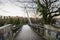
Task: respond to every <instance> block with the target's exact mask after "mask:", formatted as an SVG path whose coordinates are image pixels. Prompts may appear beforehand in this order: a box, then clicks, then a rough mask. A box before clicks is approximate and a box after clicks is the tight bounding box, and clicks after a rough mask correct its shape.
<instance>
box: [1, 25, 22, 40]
mask: <svg viewBox="0 0 60 40" xmlns="http://www.w3.org/2000/svg"><path fill="white" fill-rule="evenodd" d="M21 27H22V25H17V26H15V27H14V25H12V24H8V25H5V26H2V27H0V40H14V38H15V36H16V35H17V33H18V32H19V31H20V30H21Z"/></svg>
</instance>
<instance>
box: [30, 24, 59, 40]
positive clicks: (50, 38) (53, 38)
mask: <svg viewBox="0 0 60 40" xmlns="http://www.w3.org/2000/svg"><path fill="white" fill-rule="evenodd" d="M31 27H32V28H33V30H35V31H37V32H38V33H39V34H40V35H42V36H43V38H45V39H46V40H60V28H55V27H53V26H51V25H38V26H37V25H31Z"/></svg>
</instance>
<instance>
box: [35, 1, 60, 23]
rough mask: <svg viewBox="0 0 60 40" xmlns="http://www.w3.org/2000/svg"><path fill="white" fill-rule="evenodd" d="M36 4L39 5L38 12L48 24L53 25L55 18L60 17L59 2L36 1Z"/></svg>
mask: <svg viewBox="0 0 60 40" xmlns="http://www.w3.org/2000/svg"><path fill="white" fill-rule="evenodd" d="M35 3H36V4H37V12H40V15H42V16H43V19H44V22H45V23H47V24H51V23H52V19H53V17H55V16H59V15H60V13H59V11H60V8H59V6H60V3H59V0H36V1H35ZM57 12H58V13H57Z"/></svg>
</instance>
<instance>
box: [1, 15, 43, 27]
mask: <svg viewBox="0 0 60 40" xmlns="http://www.w3.org/2000/svg"><path fill="white" fill-rule="evenodd" d="M30 20H31V22H32V23H33V24H39V23H43V20H42V19H40V18H30ZM6 24H13V25H19V24H28V19H27V18H26V17H19V16H16V17H14V16H0V26H3V25H6Z"/></svg>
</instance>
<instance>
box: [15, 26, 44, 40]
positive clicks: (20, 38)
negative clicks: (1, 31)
mask: <svg viewBox="0 0 60 40" xmlns="http://www.w3.org/2000/svg"><path fill="white" fill-rule="evenodd" d="M15 40H43V38H42V37H40V36H39V35H38V34H37V33H35V32H34V31H32V29H31V28H30V26H28V25H23V27H22V30H21V31H20V32H19V34H18V35H17V36H16V38H15Z"/></svg>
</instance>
